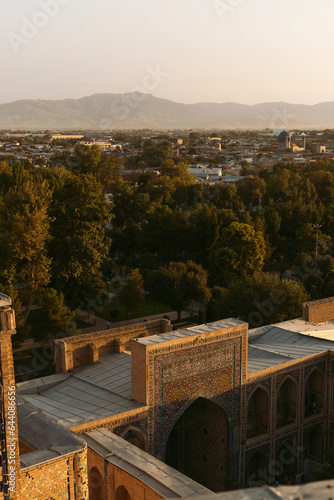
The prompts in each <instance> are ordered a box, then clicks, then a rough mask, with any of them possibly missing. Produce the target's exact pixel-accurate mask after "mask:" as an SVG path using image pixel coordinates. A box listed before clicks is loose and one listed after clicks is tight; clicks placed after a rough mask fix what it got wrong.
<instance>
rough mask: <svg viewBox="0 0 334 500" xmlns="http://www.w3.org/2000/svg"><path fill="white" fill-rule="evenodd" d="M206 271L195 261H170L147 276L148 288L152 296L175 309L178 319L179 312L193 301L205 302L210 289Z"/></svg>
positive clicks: (208, 298) (208, 297)
mask: <svg viewBox="0 0 334 500" xmlns="http://www.w3.org/2000/svg"><path fill="white" fill-rule="evenodd" d="M207 279H208V274H207V272H206V271H205V270H204V269H203V268H202V266H200V265H199V264H196V263H195V262H193V261H191V260H188V261H187V262H170V263H169V264H168V265H167V266H164V267H162V268H161V269H159V270H158V271H153V273H152V274H151V276H150V278H149V288H150V290H151V293H152V295H153V296H154V297H156V298H157V299H158V300H161V301H162V302H164V303H165V304H168V305H169V306H170V307H171V308H172V309H173V310H175V311H177V318H178V321H180V319H181V312H182V311H184V310H186V309H188V308H189V306H190V305H191V303H192V302H193V301H195V300H196V301H198V302H201V303H207V302H208V301H209V300H210V289H209V288H208V286H207Z"/></svg>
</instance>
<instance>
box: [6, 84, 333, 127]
mask: <svg viewBox="0 0 334 500" xmlns="http://www.w3.org/2000/svg"><path fill="white" fill-rule="evenodd" d="M267 127H269V128H271V129H325V128H333V127H334V102H324V103H320V104H315V105H305V104H289V103H285V102H272V103H262V104H255V105H246V104H237V103H233V102H227V103H220V104H219V103H211V102H203V103H197V104H181V103H177V102H173V101H170V100H167V99H161V98H158V97H154V96H153V95H151V94H141V93H139V92H132V93H128V94H94V95H92V96H89V97H82V98H80V99H63V100H55V101H52V100H42V99H38V100H31V99H25V100H20V101H15V102H11V103H6V104H1V105H0V129H2V130H6V129H11V130H14V129H15V130H18V129H20V130H36V129H38V130H42V129H48V130H66V129H67V130H70V129H71V130H74V129H75V130H113V129H123V130H124V129H170V130H173V129H188V128H191V129H215V128H217V129H231V128H240V129H264V128H267Z"/></svg>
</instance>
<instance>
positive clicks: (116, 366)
mask: <svg viewBox="0 0 334 500" xmlns="http://www.w3.org/2000/svg"><path fill="white" fill-rule="evenodd" d="M58 376H60V377H59V379H60V381H59V383H55V384H54V385H52V387H49V388H45V386H47V385H48V384H47V382H48V381H47V379H48V377H45V378H44V379H38V380H40V381H41V383H40V385H37V384H38V380H37V381H31V382H23V383H21V384H18V392H19V394H21V396H22V398H23V399H24V400H25V401H27V402H29V403H31V404H32V405H34V406H35V407H36V408H39V409H40V410H43V411H44V412H45V413H47V414H48V415H50V416H51V417H52V418H54V419H55V420H57V421H58V422H60V423H61V424H63V425H65V426H66V427H73V426H75V425H80V424H85V423H87V422H92V421H95V420H100V419H103V418H107V417H110V416H112V415H117V414H119V413H124V412H127V411H131V410H135V409H137V408H141V407H143V406H144V405H142V404H140V403H138V402H136V401H132V400H131V356H130V355H129V354H125V353H112V354H107V355H105V356H103V357H101V358H100V360H99V362H98V363H96V364H95V365H88V366H84V367H81V368H77V369H76V370H75V371H74V374H72V375H69V376H67V375H64V374H58V375H57V376H56V377H58ZM64 376H65V377H66V378H65V380H64ZM30 388H31V389H30Z"/></svg>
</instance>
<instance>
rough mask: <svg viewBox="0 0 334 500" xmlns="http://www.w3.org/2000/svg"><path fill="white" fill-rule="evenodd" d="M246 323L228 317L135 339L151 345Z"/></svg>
mask: <svg viewBox="0 0 334 500" xmlns="http://www.w3.org/2000/svg"><path fill="white" fill-rule="evenodd" d="M245 324H246V323H245V322H244V321H242V320H241V319H235V318H228V319H224V320H222V321H216V322H215V323H209V324H207V325H199V326H192V327H191V328H184V329H182V330H175V331H174V332H169V333H165V334H163V335H153V336H152V337H145V338H139V339H135V340H136V341H137V342H138V343H139V344H143V345H147V346H149V345H153V344H160V343H162V342H170V341H171V340H177V339H181V338H185V337H191V336H193V335H204V334H206V333H209V332H214V331H216V330H223V329H225V328H231V327H233V326H240V325H245Z"/></svg>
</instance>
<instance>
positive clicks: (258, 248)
mask: <svg viewBox="0 0 334 500" xmlns="http://www.w3.org/2000/svg"><path fill="white" fill-rule="evenodd" d="M265 255H266V245H265V240H264V237H263V234H262V232H260V231H255V229H254V228H253V227H252V226H250V225H249V224H242V223H240V222H232V224H230V225H229V226H228V227H226V228H224V229H223V230H222V231H221V235H220V237H219V238H218V239H217V240H216V242H215V243H214V244H213V245H212V247H211V251H210V260H211V268H212V275H213V276H217V278H218V279H219V280H222V281H223V283H221V282H218V283H216V284H218V285H220V284H226V283H224V282H226V279H230V277H231V276H233V275H235V276H239V277H246V276H252V275H254V274H255V273H258V272H260V271H262V269H263V265H264V258H265Z"/></svg>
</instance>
